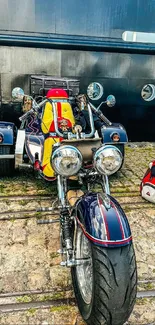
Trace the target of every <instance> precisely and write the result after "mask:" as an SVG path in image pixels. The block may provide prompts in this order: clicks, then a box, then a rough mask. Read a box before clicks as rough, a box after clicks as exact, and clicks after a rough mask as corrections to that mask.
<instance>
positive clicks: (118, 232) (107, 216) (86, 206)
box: [74, 193, 132, 247]
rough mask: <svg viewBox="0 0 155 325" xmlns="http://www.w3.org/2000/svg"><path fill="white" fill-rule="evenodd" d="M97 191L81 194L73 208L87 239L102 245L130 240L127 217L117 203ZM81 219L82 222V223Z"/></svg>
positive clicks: (110, 245)
mask: <svg viewBox="0 0 155 325" xmlns="http://www.w3.org/2000/svg"><path fill="white" fill-rule="evenodd" d="M108 201H109V203H110V204H109V207H107V197H106V196H105V197H103V196H101V194H99V193H89V194H86V195H85V196H83V197H82V198H81V199H80V200H79V201H78V203H77V205H76V208H75V210H74V214H76V218H77V222H78V223H79V225H80V227H81V228H82V230H83V232H84V233H85V235H86V236H87V238H88V239H89V240H91V241H92V242H93V243H94V244H95V245H99V246H104V247H121V246H125V245H129V244H130V243H131V241H132V236H131V231H130V226H129V223H128V220H127V217H126V215H125V213H124V211H123V210H122V208H121V207H120V205H119V203H118V202H117V201H116V200H115V199H114V198H112V197H111V196H109V197H108ZM83 221H84V224H85V225H83Z"/></svg>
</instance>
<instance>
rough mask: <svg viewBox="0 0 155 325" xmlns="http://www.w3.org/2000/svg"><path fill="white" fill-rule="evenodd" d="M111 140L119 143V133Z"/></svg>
mask: <svg viewBox="0 0 155 325" xmlns="http://www.w3.org/2000/svg"><path fill="white" fill-rule="evenodd" d="M111 138H112V140H113V141H114V142H118V141H119V140H120V136H119V134H118V133H113V134H112V136H111Z"/></svg>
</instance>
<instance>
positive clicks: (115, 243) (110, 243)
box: [76, 217, 132, 246]
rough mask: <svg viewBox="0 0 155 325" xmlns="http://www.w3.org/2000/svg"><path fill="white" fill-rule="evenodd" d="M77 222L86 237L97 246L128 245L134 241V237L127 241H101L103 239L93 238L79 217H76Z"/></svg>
mask: <svg viewBox="0 0 155 325" xmlns="http://www.w3.org/2000/svg"><path fill="white" fill-rule="evenodd" d="M76 219H77V222H78V224H79V226H80V227H81V229H82V231H83V233H84V234H85V236H86V237H87V238H88V239H90V240H91V241H92V242H93V243H95V244H100V245H116V246H117V245H121V244H127V243H130V242H131V241H132V236H130V237H128V238H126V239H122V240H116V241H114V240H101V239H97V238H95V237H93V236H91V235H90V234H89V233H88V232H87V231H86V230H85V229H84V227H83V225H82V223H81V222H80V220H79V219H78V217H76Z"/></svg>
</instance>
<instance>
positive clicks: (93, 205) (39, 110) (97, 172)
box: [13, 88, 137, 325]
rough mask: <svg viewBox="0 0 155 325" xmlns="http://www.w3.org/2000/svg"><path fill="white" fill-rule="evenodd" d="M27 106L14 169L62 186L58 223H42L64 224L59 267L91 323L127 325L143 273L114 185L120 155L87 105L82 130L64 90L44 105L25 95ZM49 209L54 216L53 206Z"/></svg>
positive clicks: (59, 188)
mask: <svg viewBox="0 0 155 325" xmlns="http://www.w3.org/2000/svg"><path fill="white" fill-rule="evenodd" d="M13 96H14V97H18V98H19V97H21V98H23V97H24V93H23V92H22V90H21V89H17V88H16V89H14V90H13ZM24 103H25V104H24V105H25V106H24V107H25V110H27V111H26V112H25V113H24V115H23V116H21V117H20V120H21V122H22V124H21V129H20V130H18V133H17V141H16V150H15V163H16V165H18V166H20V165H23V164H26V163H27V164H28V165H30V166H33V167H34V169H35V170H36V171H38V173H39V174H40V175H41V176H42V177H43V178H45V179H47V180H53V179H54V178H55V181H56V182H57V192H58V204H57V207H58V210H59V213H58V214H59V218H58V219H57V220H55V219H54V220H52V219H50V220H44V221H43V220H38V223H48V224H50V223H53V222H59V223H60V254H61V256H62V261H61V265H62V266H66V267H70V268H71V275H72V283H73V287H74V292H75V297H76V300H77V304H78V308H79V311H80V313H81V315H82V317H83V319H84V320H85V322H86V323H87V324H89V325H97V324H100V325H123V324H124V323H125V322H126V321H127V319H128V318H129V316H130V314H131V312H132V309H133V306H134V303H135V299H136V285H137V269H136V260H135V253H134V248H133V242H132V235H131V231H130V226H129V223H128V220H127V217H126V215H125V213H124V211H123V210H122V208H121V206H120V205H119V203H118V202H117V201H116V200H115V199H114V198H113V197H112V196H111V195H110V189H109V182H108V176H109V175H111V174H113V173H115V172H116V171H117V170H118V169H119V168H120V166H121V164H122V159H123V158H122V154H121V152H120V150H119V149H118V148H117V147H116V146H113V145H111V144H110V145H104V144H103V143H102V139H101V138H100V137H99V136H98V135H97V134H96V132H95V128H94V120H93V115H92V110H91V106H90V104H89V103H88V104H87V109H88V115H89V123H90V133H84V132H82V127H81V125H78V124H75V120H74V115H73V113H72V108H71V106H70V104H69V101H68V95H67V93H66V91H65V90H63V89H51V90H50V91H49V92H48V93H47V95H46V97H45V98H44V99H43V100H41V102H39V103H36V101H35V100H33V99H32V98H26V97H24ZM24 156H25V157H24ZM24 160H25V162H24ZM26 160H28V161H26ZM72 182H74V189H73V188H72V185H71V184H72ZM96 184H98V189H97V190H96V191H94V189H95V185H96ZM99 186H100V187H99ZM99 188H100V190H99ZM43 209H45V208H43ZM46 211H52V204H51V208H46Z"/></svg>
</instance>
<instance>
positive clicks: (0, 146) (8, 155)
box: [0, 76, 128, 180]
mask: <svg viewBox="0 0 155 325" xmlns="http://www.w3.org/2000/svg"><path fill="white" fill-rule="evenodd" d="M38 78H39V77H38V76H37V77H36V76H32V81H31V83H32V85H33V87H32V89H31V93H32V94H33V98H32V97H31V96H24V98H23V96H22V98H21V100H22V101H23V102H22V110H23V112H24V113H27V112H28V111H30V112H29V113H28V114H27V115H26V117H27V118H26V119H25V118H24V117H21V119H20V120H21V122H22V123H21V127H20V130H18V132H17V128H16V126H15V125H14V123H10V122H4V121H1V122H0V176H8V175H12V174H13V172H14V169H15V168H22V167H32V166H34V162H35V167H36V166H38V170H39V171H40V172H41V175H44V177H47V179H48V180H50V179H51V180H53V175H54V174H53V172H52V169H51V167H50V154H51V149H48V148H52V145H53V144H54V143H55V142H59V140H60V139H61V137H57V135H56V134H55V129H54V120H53V113H52V111H51V108H50V106H49V104H46V105H43V106H40V108H39V109H38V106H37V103H39V102H40V101H42V100H43V98H44V97H43V93H46V94H47V91H49V89H48V88H46V92H45V84H46V87H47V84H48V85H52V87H54V86H53V85H54V84H55V85H58V87H59V89H60V85H61V86H63V87H64V89H66V88H68V89H67V92H68V94H69V96H70V97H68V96H67V98H66V97H65V98H64V97H63V96H62V98H61V97H60V98H59V101H60V102H59V104H57V108H58V124H59V125H58V126H59V128H60V129H61V128H63V129H65V128H66V129H67V130H68V129H69V128H70V130H71V131H72V126H74V125H75V124H80V121H82V120H83V118H84V119H85V122H84V123H83V122H82V124H81V126H82V131H81V132H82V133H90V132H91V131H90V130H91V125H90V123H89V114H88V107H87V106H88V105H89V107H91V110H92V112H93V121H94V125H95V129H96V130H97V132H98V135H99V137H101V141H102V143H104V144H113V145H115V146H116V147H117V148H118V149H119V150H120V151H121V153H122V157H123V159H122V164H121V166H120V168H121V167H122V165H123V161H124V144H125V143H126V142H127V141H128V138H127V133H126V130H125V129H124V127H123V126H122V125H121V124H118V123H117V124H116V123H112V122H111V121H109V120H108V119H107V118H106V116H105V115H104V114H103V112H102V111H101V109H100V108H101V107H103V104H105V103H106V104H107V106H109V107H112V106H114V105H115V103H116V100H115V97H114V96H113V95H110V96H108V97H107V99H106V101H102V102H100V104H99V106H98V107H96V106H95V105H94V101H97V103H98V101H99V100H100V99H101V98H102V97H103V92H104V90H103V87H102V86H101V85H100V84H99V83H97V82H93V83H91V84H90V85H89V86H88V88H87V95H77V94H78V92H79V88H78V84H79V82H78V81H77V80H70V79H69V80H68V79H67V78H57V79H56V78H54V77H52V78H49V77H48V80H46V79H47V77H46V79H45V76H44V78H43V77H42V79H38ZM41 80H42V81H43V85H41ZM49 80H50V81H49ZM51 80H52V81H51ZM68 84H69V86H68ZM38 85H39V86H38ZM70 85H71V86H70ZM38 87H41V88H38ZM48 87H49V86H48ZM55 88H56V87H55ZM18 89H19V88H15V90H14V93H15V92H16V90H17V91H18ZM48 94H49V93H48ZM50 96H51V98H53V100H55V99H57V97H58V96H57V97H56V98H55V97H52V96H55V95H54V93H50ZM71 96H72V97H71ZM34 99H35V100H34ZM16 100H17V101H18V100H19V96H18V99H17V98H16V96H14V101H16ZM36 101H37V103H36ZM32 105H33V114H31V112H32V111H31V108H32ZM75 106H77V107H75ZM34 107H36V108H37V114H36V112H34ZM79 117H80V121H79ZM60 120H63V121H61V122H60V123H59V121H60ZM66 121H67V123H68V124H66ZM60 124H61V125H60ZM63 124H64V125H63ZM83 125H85V127H83ZM23 129H24V130H25V131H24V132H22V131H21V130H23ZM49 134H50V137H49ZM47 152H48V154H47ZM36 153H37V156H35V157H34V155H35V154H36ZM42 154H43V156H42ZM41 156H42V158H41ZM39 164H40V168H39ZM30 165H31V166H30ZM120 168H119V169H120Z"/></svg>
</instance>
